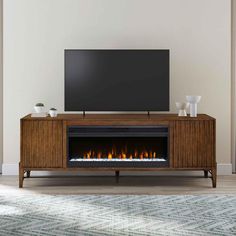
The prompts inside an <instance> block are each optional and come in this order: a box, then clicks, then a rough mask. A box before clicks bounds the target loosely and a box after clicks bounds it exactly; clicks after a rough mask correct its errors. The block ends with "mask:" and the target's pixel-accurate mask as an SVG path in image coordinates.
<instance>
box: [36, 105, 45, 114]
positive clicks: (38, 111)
mask: <svg viewBox="0 0 236 236" xmlns="http://www.w3.org/2000/svg"><path fill="white" fill-rule="evenodd" d="M34 110H35V112H36V113H42V112H43V110H44V107H43V106H34Z"/></svg>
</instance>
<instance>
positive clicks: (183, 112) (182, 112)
mask: <svg viewBox="0 0 236 236" xmlns="http://www.w3.org/2000/svg"><path fill="white" fill-rule="evenodd" d="M175 105H176V107H177V109H178V111H179V112H178V116H187V112H186V109H187V108H188V107H189V103H188V102H176V103H175Z"/></svg>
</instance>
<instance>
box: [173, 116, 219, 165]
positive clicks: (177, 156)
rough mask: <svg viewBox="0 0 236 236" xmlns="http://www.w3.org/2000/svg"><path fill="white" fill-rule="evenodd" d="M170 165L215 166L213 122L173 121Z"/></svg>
mask: <svg viewBox="0 0 236 236" xmlns="http://www.w3.org/2000/svg"><path fill="white" fill-rule="evenodd" d="M172 129H173V136H172V139H173V141H172V145H173V146H172V148H173V149H172V150H173V152H172V165H173V167H174V168H202V167H203V168H204V167H212V166H214V165H215V121H214V120H212V121H211V120H210V121H209V120H200V121H196V120H195V121H174V122H173V126H172Z"/></svg>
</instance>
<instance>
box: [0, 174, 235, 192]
mask: <svg viewBox="0 0 236 236" xmlns="http://www.w3.org/2000/svg"><path fill="white" fill-rule="evenodd" d="M1 193H4V194H5V193H7V194H16V193H17V194H27V193H28V194H39V193H40V194H161V195H169V194H174V195H179V194H183V195H186V194H187V195H188V194H193V195H195V194H236V174H234V175H231V176H218V178H217V188H212V185H211V179H210V178H207V179H206V178H204V177H203V176H201V175H200V174H199V176H121V177H120V179H119V183H116V181H115V177H113V176H93V177H86V176H80V177H78V176H76V177H69V176H64V177H55V176H54V177H31V178H26V179H25V180H24V188H23V189H19V188H18V177H17V176H1V175H0V194H1Z"/></svg>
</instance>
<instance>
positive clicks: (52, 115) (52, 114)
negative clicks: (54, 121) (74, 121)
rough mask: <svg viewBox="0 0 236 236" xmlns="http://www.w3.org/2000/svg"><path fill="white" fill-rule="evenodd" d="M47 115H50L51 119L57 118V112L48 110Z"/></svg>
mask: <svg viewBox="0 0 236 236" xmlns="http://www.w3.org/2000/svg"><path fill="white" fill-rule="evenodd" d="M49 115H50V116H51V117H56V116H57V111H55V110H49Z"/></svg>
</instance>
